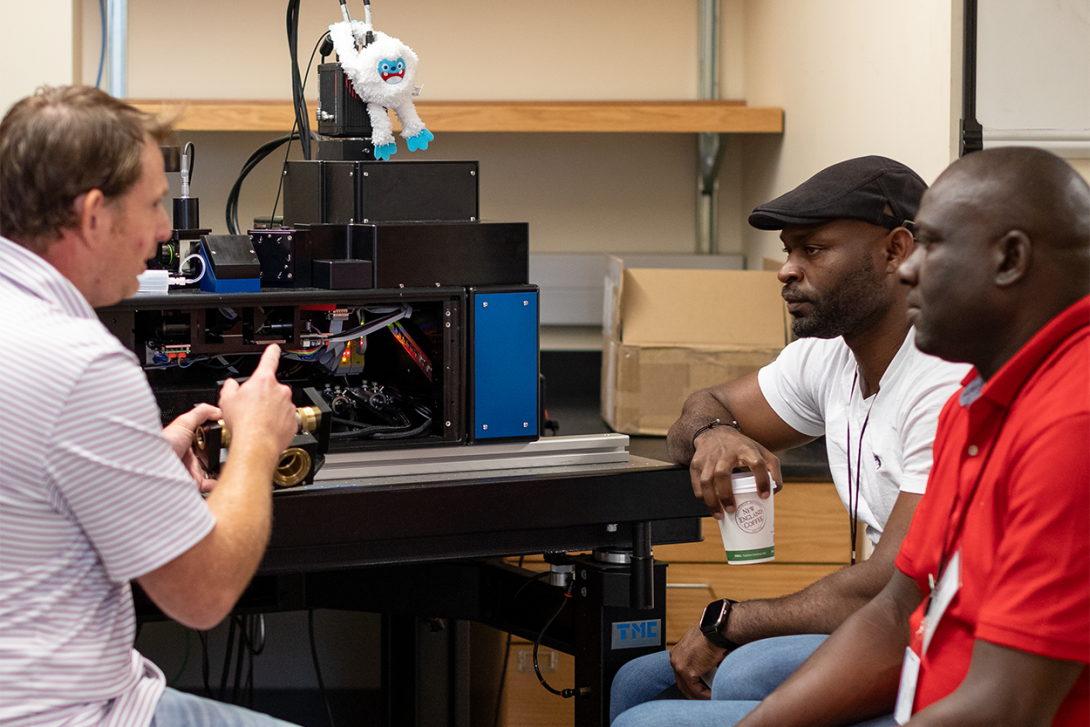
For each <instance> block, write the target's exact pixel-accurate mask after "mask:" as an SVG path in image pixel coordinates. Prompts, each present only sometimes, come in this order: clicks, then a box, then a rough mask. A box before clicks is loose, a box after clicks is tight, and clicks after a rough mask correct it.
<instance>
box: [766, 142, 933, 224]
mask: <svg viewBox="0 0 1090 727" xmlns="http://www.w3.org/2000/svg"><path fill="white" fill-rule="evenodd" d="M926 189H927V184H926V183H925V182H924V181H923V180H922V179H920V175H918V174H916V172H914V171H912V170H911V169H909V168H908V167H906V166H905V165H904V164H901V163H900V162H895V161H893V160H892V159H887V158H886V157H880V156H866V157H859V158H857V159H849V160H848V161H846V162H840V163H839V164H834V165H833V166H831V167H828V168H826V169H823V170H821V171H820V172H818V173H817V174H815V175H814V176H812V177H810V178H809V179H807V180H806V181H805V182H803V183H802V184H800V185H799V186H797V187H795V188H794V189H793V190H791V191H790V192H788V193H787V194H784V195H781V196H779V197H777V198H776V199H774V200H772V201H771V202H766V203H765V204H762V205H760V206H759V207H757V209H755V210H753V214H751V215H750V216H749V224H751V225H753V226H754V227H756V228H757V229H758V230H782V229H783V227H784V225H790V224H795V225H812V224H820V223H822V222H829V221H832V220H840V219H852V220H862V221H863V222H869V223H871V224H872V225H880V226H882V227H885V228H887V229H890V230H892V229H894V228H896V227H900V226H901V225H902V224H903V223H904V221H905V220H911V219H914V218H915V217H916V210H918V209H919V207H920V198H921V197H922V196H923V193H924V190H926Z"/></svg>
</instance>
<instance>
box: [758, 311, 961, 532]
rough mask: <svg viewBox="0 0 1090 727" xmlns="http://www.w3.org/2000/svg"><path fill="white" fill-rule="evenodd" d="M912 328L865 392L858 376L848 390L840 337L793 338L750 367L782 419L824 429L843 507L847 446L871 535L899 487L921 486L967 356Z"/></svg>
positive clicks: (851, 369) (850, 368) (848, 360)
mask: <svg viewBox="0 0 1090 727" xmlns="http://www.w3.org/2000/svg"><path fill="white" fill-rule="evenodd" d="M915 335H916V334H915V330H914V329H913V330H910V331H909V333H908V336H907V337H906V338H905V340H904V343H902V344H901V348H900V349H899V350H898V351H897V355H896V356H894V358H893V361H891V362H890V364H889V367H888V368H887V369H886V371H885V373H884V374H883V375H882V381H881V382H880V384H879V387H878V393H877V394H874V395H873V396H871V397H869V398H867V399H864V398H863V393H862V391H861V387H862V381H861V380H859V381H855V384H854V393H853V381H854V380H855V378H856V372H857V368H856V360H855V356H854V355H853V354H852V352H851V349H849V348H848V346H847V344H846V343H844V339H843V338H840V337H837V338H831V339H820V338H803V339H800V340H798V341H795V342H793V343H791V344H790V345H788V346H787V348H785V349H784V350H783V351H782V352H781V353H780V355H779V357H778V358H777V359H776V360H775V361H774V362H772V363H771V364H769V365H768V366H766V367H764V368H763V369H761V370H760V371H759V372H758V374H757V380H758V383H759V384H760V387H761V393H763V394H764V397H765V399H766V400H767V401H768V403H769V405H770V406H771V407H772V409H773V411H775V412H776V413H777V414H778V415H779V416H780V418H781V419H783V420H784V422H786V423H787V424H788V425H789V426H791V427H792V428H793V429H795V430H797V431H799V432H801V433H803V434H808V435H811V436H815V437H816V436H820V435H822V434H824V435H825V442H826V449H827V451H828V457H829V469H830V470H831V472H832V475H833V482H834V483H835V484H836V489H837V492H839V493H840V499H841V501H842V502H843V503H844V507H845V508H847V509H848V511H849V512H851V502H850V501H849V499H848V490H849V488H848V448H849V446H850V448H851V459H852V461H851V470H852V483H851V489H852V490H853V491H854V490H855V487H856V479H857V478H858V483H859V488H860V489H859V493H860V497H859V498H858V502H859V510H858V518H859V521H860V522H863V523H866V526H867V537H869V538H870V539H871V542H873V543H877V542H878V538H879V537H880V536H881V534H882V530H883V529H884V528H885V525H886V520H888V519H889V514H890V512H891V511H892V510H893V505H894V503H895V502H896V501H897V495H898V494H899V493H900V492H901V491H902V490H903V491H905V492H911V493H916V494H922V493H923V491H924V489H925V487H926V486H927V476H928V474H929V473H930V471H931V445H932V442H933V441H934V439H935V427H936V425H937V424H938V416H939V412H940V411H942V407H943V404H945V403H946V400H947V399H949V398H950V396H951V395H952V394H953V393H954V392H955V391H957V390H958V388H959V387H960V385H961V380H962V379H963V378H964V377H965V374H967V373H968V371H969V365H968V364H953V363H949V362H947V361H943V360H942V359H940V358H936V357H935V356H929V355H927V354H925V353H921V352H920V350H919V349H917V348H916V345H915ZM849 399H850V402H849ZM864 424H866V427H865V429H864ZM849 429H850V431H851V439H850V441H849V438H848V432H849ZM857 462H859V463H860V466H859V467H857V466H856V463H857ZM857 471H858V474H857Z"/></svg>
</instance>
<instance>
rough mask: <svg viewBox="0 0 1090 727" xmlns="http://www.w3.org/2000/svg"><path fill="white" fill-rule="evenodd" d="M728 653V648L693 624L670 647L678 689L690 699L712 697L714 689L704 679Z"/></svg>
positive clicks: (671, 661) (671, 663)
mask: <svg viewBox="0 0 1090 727" xmlns="http://www.w3.org/2000/svg"><path fill="white" fill-rule="evenodd" d="M726 655H727V650H726V649H720V648H719V647H718V646H716V645H715V644H713V643H712V642H710V641H708V639H707V637H705V636H704V634H702V633H701V632H700V628H699V627H698V626H693V627H692V628H691V629H689V630H688V631H686V632H685V635H684V636H682V637H681V641H679V642H677V643H676V644H675V645H674V648H672V649H670V666H671V667H673V669H674V677H675V678H676V679H677V686H678V689H680V690H681V693H682V694H684V695H685V696H686V697H688V698H689V699H711V695H712V690H711V689H710V688H708V685H706V684H705V683H704V682H703V681H702V680H701V678H700V677H701V676H703V675H704V673H705V672H707V671H708V670H709V669H711V668H712V667H713V666H718V665H719V662H721V661H723V657H725V656H726Z"/></svg>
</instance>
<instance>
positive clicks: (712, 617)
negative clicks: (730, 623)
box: [700, 598, 741, 650]
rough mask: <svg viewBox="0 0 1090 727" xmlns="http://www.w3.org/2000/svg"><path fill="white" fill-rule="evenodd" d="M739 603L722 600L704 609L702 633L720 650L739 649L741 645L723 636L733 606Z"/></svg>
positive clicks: (713, 602)
mask: <svg viewBox="0 0 1090 727" xmlns="http://www.w3.org/2000/svg"><path fill="white" fill-rule="evenodd" d="M736 603H738V602H737V601H732V600H730V599H729V598H720V599H719V600H718V601H712V602H711V603H709V604H708V605H707V606H706V607H705V608H704V615H703V616H701V617H700V633H702V634H704V638H706V639H707V640H708V641H710V642H712V643H713V644H715V645H716V646H718V647H719V648H720V649H732V650H733V649H737V648H738V647H739V646H741V644H736V643H734V642H733V641H731V640H730V639H728V638H727V637H726V636H724V635H723V630H724V629H725V628H726V626H727V619H729V618H730V609H731V606H733V605H734V604H736Z"/></svg>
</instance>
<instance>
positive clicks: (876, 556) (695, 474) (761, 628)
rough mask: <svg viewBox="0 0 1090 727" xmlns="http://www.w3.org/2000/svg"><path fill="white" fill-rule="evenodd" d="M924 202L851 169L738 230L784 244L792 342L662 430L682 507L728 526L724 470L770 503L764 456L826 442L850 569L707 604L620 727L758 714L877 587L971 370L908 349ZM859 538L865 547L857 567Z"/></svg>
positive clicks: (631, 693)
mask: <svg viewBox="0 0 1090 727" xmlns="http://www.w3.org/2000/svg"><path fill="white" fill-rule="evenodd" d="M926 188H927V185H926V184H925V183H924V181H923V180H922V179H920V177H919V175H917V174H916V173H915V172H913V171H912V170H911V169H909V168H908V167H906V166H904V165H903V164H900V163H899V162H896V161H893V160H892V159H887V158H885V157H879V156H867V157H860V158H857V159H850V160H848V161H845V162H841V163H839V164H835V165H833V166H831V167H829V168H827V169H825V170H823V171H821V172H819V173H817V174H816V175H814V176H813V177H811V178H810V179H809V180H807V181H806V182H804V183H802V184H801V185H799V186H798V187H796V188H795V189H794V190H792V191H790V192H788V193H787V194H784V195H782V196H781V197H778V198H776V199H774V200H772V201H771V202H768V203H766V204H763V205H761V206H759V207H757V208H756V209H755V210H754V211H753V213H752V214H751V215H750V217H749V223H750V224H751V225H752V226H753V227H756V228H758V229H762V230H780V231H781V232H780V239H781V240H782V241H783V243H784V250H785V252H786V253H787V261H786V262H785V263H784V265H783V267H782V268H780V272H779V278H780V280H781V281H782V282H783V284H784V287H783V293H782V295H783V298H784V300H786V301H787V304H788V311H789V312H790V314H791V316H792V330H793V332H794V333H795V335H796V336H798V338H799V340H797V341H795V342H794V343H791V344H790V345H788V346H787V347H786V348H785V349H784V350H783V352H782V353H781V354H780V356H779V358H777V360H776V361H775V362H773V363H772V364H770V365H768V366H766V367H765V368H763V369H761V370H760V371H759V372H757V373H755V374H752V375H750V376H746V377H743V378H741V379H738V380H736V381H730V382H727V383H724V384H720V385H718V386H714V387H711V388H709V389H704V390H702V391H698V392H696V393H694V394H693V395H692V396H690V397H689V399H688V401H686V403H685V407H684V409H683V411H682V416H681V418H680V419H679V420H678V421H677V422H676V423H675V424H674V426H673V427H672V428H671V429H670V434H669V439H668V444H669V448H670V455H671V457H672V458H673V459H674V460H675V461H676V462H678V463H680V464H685V465H688V466H689V468H690V473H691V477H692V485H693V492H694V494H695V495H696V496H697V497H698V498H701V499H703V500H704V502H705V503H706V504H707V506H708V510H709V511H710V512H711V513H712V514H713V515H714V516H715V517H717V518H722V517H724V515H723V513H724V511H725V512H727V513H731V512H733V511H734V499H733V493H732V491H731V480H730V475H731V472H732V470H735V469H744V470H750V471H752V472H753V474H754V476H755V478H756V480H757V486H758V490H759V492H760V493H761V496H762V497H768V496H769V493H770V490H771V488H772V487H773V486H776V485H779V484H782V478H781V475H780V464H779V460H778V459H777V457H776V456H775V455H774V454H773V452H774V451H782V450H785V449H790V448H792V447H797V446H800V445H802V444H805V443H807V442H810V441H812V440H813V439H815V438H817V437H819V436H822V435H824V436H825V438H826V447H827V450H828V459H829V467H830V470H831V472H832V477H833V481H834V483H835V484H836V487H837V491H838V492H839V493H840V496H841V499H842V501H843V502H844V505H845V508H846V509H847V510H848V515H849V521H850V533H846V534H845V548H846V549H847V548H848V547H849V544H848V535H849V534H850V536H851V546H850V547H851V560H852V563H853V565H852V567H849V568H844V569H841V570H839V571H837V572H835V573H833V574H830V575H829V576H826V577H825V578H822V579H821V580H819V581H817V582H816V583H814V584H812V585H810V586H808V587H807V588H805V589H803V590H802V591H799V592H797V593H793V594H791V595H788V596H783V597H780V598H773V599H754V600H749V601H741V602H738V603H734V602H731V601H729V600H721V601H714V602H712V603H711V604H709V605H708V607H707V609H706V610H705V612H704V615H703V617H702V618H701V620H700V623H699V624H698V625H695V626H693V627H692V628H691V629H690V630H689V631H688V633H686V635H685V636H684V637H683V638H682V640H681V641H680V642H679V643H678V644H677V645H676V646H674V648H673V649H672V650H671V651H670V652H669V653H668V654H667V653H666V652H661V653H658V654H652V655H649V656H646V657H643V658H640V659H636V660H634V661H632V662H629V663H628V664H626V665H625V666H624V667H623V668H622V669H621V671H620V672H619V673H618V675H617V678H616V679H615V681H614V684H613V690H612V701H611V715H612V717H613V718H614V719H617V718H618V717H619V716H620V715H621V714H622V712H624V711H625V710H628V709H629V708H631V707H634V706H637V705H638V706H637V708H636V709H634V710H632V711H630V712H628V713H627V714H625V715H624V716H623V717H620V719H619V720H618V721H617V723H616V724H617V725H621V724H624V725H625V726H626V727H635V725H643V724H653V723H665V721H668V720H670V719H671V718H672V717H674V716H680V714H681V713H680V712H677V714H675V711H677V710H683V711H685V717H686V719H687V720H691V718H692V717H694V716H695V715H693V714H690V712H693V711H694V710H696V711H702V710H703V711H707V717H708V719H709V724H711V723H713V722H714V721H715V720H716V719H718V718H719V716H721V715H718V713H717V712H716V709H717V708H718V707H719V705H718V704H717V702H721V700H729V701H730V702H731V703H732V705H735V706H737V705H738V704H739V703H744V702H746V701H749V702H751V703H752V702H756V701H759V700H761V699H763V698H764V697H765V696H766V695H767V694H768V693H770V692H771V691H772V690H774V689H775V688H776V687H777V686H778V685H779V684H780V683H781V682H782V681H783V680H784V679H786V678H787V677H788V676H790V674H791V673H792V672H793V671H794V670H795V669H796V668H797V667H798V665H799V664H800V663H802V661H804V660H805V658H806V657H807V656H808V655H809V654H810V653H811V652H812V651H813V650H814V649H816V648H817V646H818V645H819V644H820V643H821V641H822V640H824V638H825V635H827V634H829V633H831V632H832V631H833V630H834V629H836V627H837V626H839V625H840V624H841V623H842V622H843V621H844V620H845V619H846V618H848V617H849V616H850V615H851V614H852V613H854V612H855V611H856V610H858V609H859V608H860V607H862V606H863V605H864V604H866V603H867V602H868V601H869V600H870V599H871V598H872V597H873V596H875V595H876V594H877V593H878V592H879V591H880V590H881V589H882V587H883V586H884V585H885V583H886V582H887V581H888V580H889V577H890V575H891V573H892V571H893V561H894V558H895V557H896V555H897V550H898V547H899V546H900V543H901V540H902V539H903V538H904V536H905V533H906V532H907V530H908V526H909V523H910V521H911V518H912V513H913V512H914V510H915V508H916V504H917V502H918V501H919V499H920V495H921V494H922V493H923V491H924V487H925V485H926V482H927V475H928V472H929V471H930V468H931V445H932V441H933V440H934V436H935V427H936V421H937V417H938V414H939V411H940V410H941V408H942V406H943V404H944V403H945V402H946V400H947V399H948V398H949V397H950V395H951V394H952V393H953V392H954V391H955V390H956V389H957V387H958V384H959V382H960V380H961V379H962V377H963V376H964V375H965V373H966V370H967V368H966V367H965V366H963V365H958V364H950V363H947V362H944V361H942V360H940V359H938V358H935V357H932V356H928V355H926V354H923V353H921V352H920V351H919V350H917V349H916V347H915V345H914V331H913V329H912V328H911V326H910V324H909V321H908V316H907V308H906V305H905V295H906V294H907V292H908V290H907V288H906V286H904V285H903V284H902V283H901V281H900V279H899V278H898V275H897V270H898V268H899V267H900V265H901V263H903V262H904V261H905V260H906V259H908V257H909V256H910V255H911V254H912V252H913V250H914V246H915V243H914V241H913V237H912V233H911V232H910V231H909V230H908V229H906V227H905V226H904V223H905V222H906V221H910V220H912V219H913V218H914V217H915V215H916V211H917V209H918V207H919V203H920V198H921V197H922V195H923V193H924V191H925V190H926ZM857 523H861V524H863V525H864V527H865V531H866V534H867V536H868V538H869V539H870V541H871V542H872V543H873V544H874V552H873V554H872V555H871V557H870V558H868V559H867V560H864V561H862V562H859V563H856V553H855V542H856V537H855V536H856V527H857ZM743 645H744V646H743ZM736 650H737V651H736ZM727 655H730V658H727V659H725V660H724V657H726V656H727ZM720 662H722V663H720ZM717 665H718V667H719V668H718V672H717V673H716V674H715V676H714V682H713V680H712V678H711V676H710V674H709V672H710V670H712V669H713V668H714V667H716V666H717ZM664 690H665V691H664ZM669 697H673V698H674V701H663V700H666V699H667V698H669ZM682 697H686V698H688V699H689V700H708V699H712V700H713V701H711V702H708V701H701V702H696V701H678V700H679V699H680V698H682ZM644 703H647V704H644ZM672 710H674V711H672ZM697 719H698V720H699V716H697ZM686 723H688V722H686Z"/></svg>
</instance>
